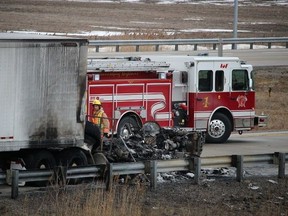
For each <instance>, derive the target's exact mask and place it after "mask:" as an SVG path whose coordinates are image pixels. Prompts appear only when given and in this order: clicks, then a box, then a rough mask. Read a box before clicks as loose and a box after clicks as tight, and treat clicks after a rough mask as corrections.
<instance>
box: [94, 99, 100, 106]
mask: <svg viewBox="0 0 288 216" xmlns="http://www.w3.org/2000/svg"><path fill="white" fill-rule="evenodd" d="M92 104H93V105H98V106H101V101H100V100H97V99H96V100H94V101H93V102H92Z"/></svg>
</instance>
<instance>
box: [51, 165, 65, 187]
mask: <svg viewBox="0 0 288 216" xmlns="http://www.w3.org/2000/svg"><path fill="white" fill-rule="evenodd" d="M53 171H54V179H53V180H54V182H55V184H59V185H61V186H65V185H66V176H67V168H66V167H63V166H57V167H55V168H54V170H53Z"/></svg>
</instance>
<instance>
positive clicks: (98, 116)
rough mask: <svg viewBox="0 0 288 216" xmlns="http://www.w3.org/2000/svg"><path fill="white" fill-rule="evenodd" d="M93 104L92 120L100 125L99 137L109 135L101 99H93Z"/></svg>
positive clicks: (108, 124) (107, 121)
mask: <svg viewBox="0 0 288 216" xmlns="http://www.w3.org/2000/svg"><path fill="white" fill-rule="evenodd" d="M92 105H93V118H92V122H93V123H94V124H96V125H98V126H99V127H100V130H101V137H104V136H105V137H109V130H110V123H109V120H108V117H107V115H106V113H105V112H104V110H103V108H102V105H101V101H100V100H97V99H96V100H94V101H93V102H92Z"/></svg>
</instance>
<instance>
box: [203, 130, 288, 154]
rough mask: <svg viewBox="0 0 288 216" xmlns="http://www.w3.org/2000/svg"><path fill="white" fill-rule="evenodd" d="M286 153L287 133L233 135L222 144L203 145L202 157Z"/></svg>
mask: <svg viewBox="0 0 288 216" xmlns="http://www.w3.org/2000/svg"><path fill="white" fill-rule="evenodd" d="M275 152H283V153H288V131H280V132H257V133H255V132H249V133H248V132H247V133H245V132H243V134H242V135H239V134H238V133H234V134H232V135H231V136H230V138H229V140H228V141H227V142H226V143H223V144H205V145H204V148H203V153H202V156H203V157H209V156H224V155H235V154H237V155H251V154H269V153H275Z"/></svg>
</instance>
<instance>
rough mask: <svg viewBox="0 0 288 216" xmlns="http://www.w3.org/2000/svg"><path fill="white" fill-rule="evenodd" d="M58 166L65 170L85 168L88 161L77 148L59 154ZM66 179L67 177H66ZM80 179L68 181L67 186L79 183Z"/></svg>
mask: <svg viewBox="0 0 288 216" xmlns="http://www.w3.org/2000/svg"><path fill="white" fill-rule="evenodd" d="M59 161H60V165H61V166H64V167H66V168H69V167H70V168H71V167H78V166H86V165H88V159H87V157H86V155H85V154H84V152H83V151H82V150H81V149H78V148H71V149H65V150H63V151H61V152H60V154H59ZM66 177H69V175H67V176H66ZM81 182H82V179H69V180H68V181H67V183H68V184H78V183H81Z"/></svg>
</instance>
